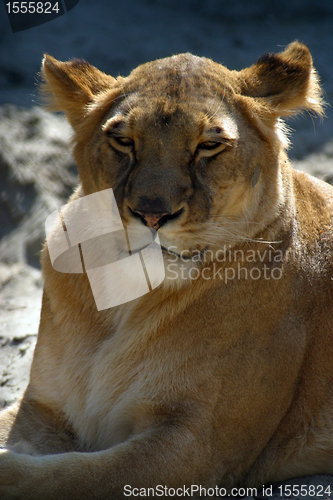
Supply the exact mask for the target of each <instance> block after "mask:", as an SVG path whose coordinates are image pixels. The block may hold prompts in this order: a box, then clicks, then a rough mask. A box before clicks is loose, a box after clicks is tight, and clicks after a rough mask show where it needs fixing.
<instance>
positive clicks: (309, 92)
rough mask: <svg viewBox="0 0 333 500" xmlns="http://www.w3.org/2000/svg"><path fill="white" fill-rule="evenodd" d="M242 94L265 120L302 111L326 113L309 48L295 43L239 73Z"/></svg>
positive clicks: (268, 55)
mask: <svg viewBox="0 0 333 500" xmlns="http://www.w3.org/2000/svg"><path fill="white" fill-rule="evenodd" d="M237 80H238V84H239V88H238V93H240V94H241V95H242V96H244V97H250V98H252V99H251V100H252V102H253V105H254V108H257V109H258V111H259V114H260V116H261V117H262V118H266V119H269V118H271V119H276V118H279V117H282V116H288V115H292V114H295V113H297V112H298V111H302V110H307V111H310V112H311V111H312V112H315V113H318V114H322V113H323V101H322V97H321V89H320V85H319V79H318V76H317V74H316V71H315V70H314V68H313V65H312V57H311V54H310V52H309V49H308V48H307V47H306V46H305V45H303V44H302V43H299V42H293V43H291V44H290V45H288V47H287V48H286V50H284V51H283V52H281V53H279V54H266V55H264V56H262V57H261V58H260V59H259V60H258V62H257V63H256V64H254V65H253V66H250V67H249V68H245V69H243V70H242V71H239V72H238V78H237Z"/></svg>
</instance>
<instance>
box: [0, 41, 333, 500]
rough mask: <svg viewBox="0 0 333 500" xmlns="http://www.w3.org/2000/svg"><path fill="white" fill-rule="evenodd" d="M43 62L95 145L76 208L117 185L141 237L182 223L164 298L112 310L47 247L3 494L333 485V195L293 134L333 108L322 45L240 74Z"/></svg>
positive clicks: (200, 63) (172, 245) (212, 67)
mask: <svg viewBox="0 0 333 500" xmlns="http://www.w3.org/2000/svg"><path fill="white" fill-rule="evenodd" d="M43 68H44V69H43V74H44V78H45V87H44V91H45V93H46V94H47V95H49V96H51V106H52V107H53V109H61V110H63V111H64V112H65V113H66V115H67V118H68V120H69V122H70V123H71V124H72V126H73V128H74V132H75V137H74V140H75V149H74V156H75V159H76V161H77V165H78V168H79V173H80V181H81V182H80V186H79V187H78V189H77V191H76V192H75V193H74V195H73V196H72V198H71V201H73V200H74V199H78V198H80V197H82V196H85V195H88V194H91V193H94V192H97V191H100V190H103V189H107V188H110V187H112V189H113V192H114V194H115V197H116V200H117V205H118V208H119V211H120V214H121V217H122V221H123V224H124V225H125V226H127V227H130V226H132V227H136V228H141V227H143V217H141V216H140V215H139V214H141V215H142V214H146V222H148V223H149V221H152V223H151V224H153V223H154V224H155V223H156V220H158V219H159V218H160V216H161V215H163V214H165V213H168V214H176V215H175V216H173V217H174V218H170V220H168V221H167V222H166V223H165V224H162V221H163V219H160V222H159V224H160V229H159V230H158V235H159V238H160V241H161V244H162V246H163V247H164V262H165V267H166V279H165V280H164V282H163V284H162V285H161V286H159V287H158V288H156V289H154V290H153V291H151V292H150V293H149V294H147V295H145V296H142V297H141V298H139V299H136V300H134V301H131V302H128V303H125V304H123V305H120V306H118V307H115V308H111V309H106V310H102V311H97V309H96V306H95V303H94V300H93V296H92V292H91V289H90V286H89V282H88V279H87V276H86V275H85V274H64V273H59V272H56V271H55V270H54V269H53V268H52V266H51V262H50V259H49V254H48V249H47V246H45V248H44V250H43V256H42V264H43V273H44V278H45V288H44V295H43V305H42V313H41V322H40V330H39V335H38V342H37V346H36V351H35V355H34V359H33V363H32V368H31V377H30V383H29V386H28V388H27V390H26V392H25V393H24V395H23V397H22V399H21V400H20V401H19V402H18V403H17V404H16V405H14V406H13V407H10V408H8V409H6V410H5V411H4V412H2V413H1V415H0V436H1V438H0V439H1V443H2V445H3V447H5V448H7V449H6V450H4V451H2V452H1V454H0V497H1V499H11V498H22V499H25V500H28V499H46V498H47V499H49V500H52V499H57V500H58V499H60V498H61V499H62V500H64V499H67V498H68V499H71V500H72V499H76V498H77V499H88V498H89V499H93V498H96V499H101V498H105V499H110V498H112V499H115V498H123V493H124V489H123V488H124V485H131V486H132V487H145V488H148V487H153V486H156V485H166V486H168V487H182V486H183V485H186V486H189V485H191V484H200V485H202V486H205V487H209V486H210V487H214V486H216V485H221V486H224V487H227V488H231V487H233V486H235V485H240V486H246V485H249V486H261V485H262V484H264V483H265V482H266V483H267V482H268V483H270V482H272V481H276V480H283V479H287V478H290V477H292V476H301V475H306V474H316V473H333V446H332V437H333V395H332V384H333V364H332V359H333V309H332V292H333V281H332V278H333V262H332V243H333V235H332V222H331V217H332V203H333V188H331V187H330V186H328V185H326V184H325V183H323V182H321V181H318V180H315V179H313V178H311V177H309V176H307V175H305V174H303V173H300V172H296V171H294V170H293V169H292V168H291V166H290V164H289V161H288V158H287V156H286V153H285V148H286V143H287V141H286V139H285V133H284V126H283V123H282V122H281V121H280V119H281V117H283V116H286V115H291V114H294V113H297V112H299V111H302V110H307V111H310V112H311V111H312V112H315V113H319V114H320V113H322V102H321V98H320V88H319V84H318V78H317V76H316V73H315V71H314V69H313V66H312V59H311V56H310V53H309V51H308V49H307V48H306V47H305V46H304V45H302V44H300V43H298V42H294V43H293V44H291V45H289V46H288V47H287V48H286V50H285V51H284V52H282V53H280V54H270V55H266V56H264V57H262V58H261V59H260V60H259V61H258V63H256V64H254V65H253V66H251V67H250V68H246V69H244V70H242V71H240V72H236V71H229V70H228V69H226V68H224V67H223V66H220V65H219V64H216V63H214V62H213V61H211V60H209V59H205V58H198V57H195V56H192V55H190V54H181V55H178V56H174V57H171V58H167V59H163V60H158V61H154V62H151V63H148V64H145V65H142V66H139V67H138V68H137V69H135V70H134V71H133V72H132V73H131V75H130V76H129V77H127V78H118V79H116V80H115V79H113V78H111V77H110V76H107V75H105V74H104V73H102V72H100V71H98V70H97V69H95V68H94V67H92V66H90V65H89V64H88V63H85V62H83V61H72V62H67V63H63V62H59V61H56V60H55V59H53V58H52V57H50V56H46V57H45V59H44V66H43ZM115 135H116V136H117V137H118V138H119V137H120V138H121V141H122V142H120V143H119V142H117V140H116V139H115ZM124 138H125V139H126V140H127V141H132V143H131V144H130V146H128V143H126V142H125V143H124ZM216 143H218V144H216ZM215 147H216V148H217V149H216V151H217V153H216V154H215V150H214V148H215ZM211 148H213V149H211ZM67 209H68V207H67V208H65V212H66V210H67ZM157 214H158V215H157ZM117 248H118V246H117V245H115V248H114V249H113V250H112V251H114V252H117V251H118V250H117ZM168 250H169V251H168ZM269 251H271V254H269ZM223 256H224V258H223ZM244 256H245V258H244ZM250 256H251V258H252V260H251V259H250ZM277 256H278V257H279V258H277ZM181 257H183V258H181ZM264 266H266V272H267V273H268V277H267V276H266V277H265V276H264V275H263V274H262V273H263V270H264ZM254 267H256V268H258V269H259V274H260V276H259V278H258V270H257V271H255V272H254V271H253V268H254ZM233 272H234V273H235V275H234V278H233V279H231V278H230V277H231V276H232V275H233ZM249 273H252V275H250V274H249ZM272 273H273V274H272ZM274 273H275V275H274ZM194 275H195V277H194ZM272 276H275V278H273V277H272ZM127 278H128V279H129V280H133V286H134V285H135V276H128V277H127Z"/></svg>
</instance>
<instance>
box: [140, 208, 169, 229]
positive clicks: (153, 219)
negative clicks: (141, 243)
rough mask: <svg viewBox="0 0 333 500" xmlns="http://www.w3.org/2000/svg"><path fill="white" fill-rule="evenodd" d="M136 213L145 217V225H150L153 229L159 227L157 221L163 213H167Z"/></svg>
mask: <svg viewBox="0 0 333 500" xmlns="http://www.w3.org/2000/svg"><path fill="white" fill-rule="evenodd" d="M137 213H138V214H140V215H141V217H143V218H144V219H145V221H146V222H147V226H149V227H152V228H154V229H158V228H159V224H158V221H159V220H160V219H161V218H162V217H163V216H164V215H168V212H163V213H161V214H150V213H146V212H137Z"/></svg>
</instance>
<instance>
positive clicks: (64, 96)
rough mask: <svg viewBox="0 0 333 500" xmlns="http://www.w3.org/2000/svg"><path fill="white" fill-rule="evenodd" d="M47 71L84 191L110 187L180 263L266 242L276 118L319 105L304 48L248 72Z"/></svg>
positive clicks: (278, 198)
mask: <svg viewBox="0 0 333 500" xmlns="http://www.w3.org/2000/svg"><path fill="white" fill-rule="evenodd" d="M44 73H45V78H46V80H47V82H48V83H47V90H48V91H51V92H52V93H53V94H54V96H55V101H56V105H57V106H58V107H61V108H62V109H64V110H65V112H66V114H67V117H68V119H69V121H70V122H71V124H72V125H73V127H74V130H75V132H76V143H77V144H76V148H75V157H76V160H77V163H78V167H79V172H80V178H81V182H82V193H83V195H85V194H90V193H92V192H95V191H99V190H103V189H107V188H110V187H111V188H112V189H113V191H114V194H115V197H116V201H117V205H118V208H119V211H120V215H121V217H122V220H123V223H124V225H125V226H135V227H137V228H140V227H144V226H148V227H150V228H153V229H154V230H157V231H158V234H159V238H160V241H161V244H162V247H163V249H164V251H165V252H170V253H172V254H176V255H181V254H182V255H184V254H187V255H189V256H191V255H192V254H193V253H194V252H205V251H206V250H207V249H208V248H210V249H212V248H220V247H221V245H223V244H224V245H225V244H227V245H228V246H229V248H230V246H234V245H236V244H238V243H243V242H245V241H248V240H249V239H255V238H257V239H263V237H264V236H265V235H264V232H265V228H267V227H268V226H269V223H270V221H271V220H273V219H274V217H275V216H276V214H277V212H278V210H279V209H280V206H281V205H283V199H282V194H281V193H282V189H281V185H282V183H283V182H286V181H285V180H284V179H283V176H282V175H281V168H280V167H281V163H283V161H285V157H284V152H283V151H284V146H285V142H284V137H283V132H282V128H281V123H280V121H279V118H280V116H283V115H287V114H291V113H293V112H294V111H295V110H296V109H298V108H300V107H302V108H311V109H314V110H315V111H320V109H321V108H320V102H319V97H318V84H317V81H316V78H315V74H314V71H313V68H312V61H311V56H310V54H309V52H308V50H307V48H306V47H304V46H303V45H301V44H298V43H297V42H295V43H294V44H292V45H290V46H289V48H288V49H287V50H286V51H285V52H283V53H282V54H280V55H269V56H265V57H263V58H261V59H260V60H259V61H258V63H257V64H256V65H254V66H252V67H251V68H247V69H245V70H243V71H241V72H233V71H229V70H227V69H226V68H224V67H223V66H220V65H219V64H216V63H214V62H212V61H210V60H208V59H205V58H199V57H196V56H192V55H190V54H181V55H178V56H174V57H171V58H167V59H162V60H157V61H154V62H152V63H147V64H145V65H142V66H139V67H138V68H137V69H136V70H134V71H133V72H132V73H131V75H130V76H129V77H127V78H118V79H117V80H114V79H113V78H111V77H109V76H107V75H105V74H104V73H101V72H100V71H98V70H96V68H93V67H92V66H90V65H89V64H88V63H84V62H81V61H74V62H71V63H59V62H58V61H55V60H54V59H53V58H50V57H49V56H47V57H46V59H45V63H44ZM316 97H317V98H316ZM266 236H267V235H266Z"/></svg>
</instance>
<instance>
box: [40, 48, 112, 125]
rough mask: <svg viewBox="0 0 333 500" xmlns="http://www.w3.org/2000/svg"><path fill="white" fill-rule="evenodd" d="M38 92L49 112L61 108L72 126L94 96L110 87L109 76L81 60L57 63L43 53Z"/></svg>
mask: <svg viewBox="0 0 333 500" xmlns="http://www.w3.org/2000/svg"><path fill="white" fill-rule="evenodd" d="M42 77H43V80H44V83H43V84H42V88H41V92H42V94H43V96H44V97H45V98H46V99H45V100H46V101H47V103H48V108H49V109H50V110H52V111H64V112H65V113H66V115H67V118H68V120H69V122H70V123H71V125H72V126H73V127H74V128H75V126H76V125H77V124H79V122H80V121H81V119H82V118H83V116H84V115H85V113H86V110H87V105H89V104H90V103H92V102H93V101H94V100H95V98H96V96H97V95H98V94H100V93H101V92H105V91H106V90H109V89H110V88H112V87H113V86H114V82H115V81H116V80H115V79H114V78H113V77H112V76H109V75H106V74H105V73H103V72H102V71H99V70H98V69H97V68H95V67H94V66H92V65H91V64H89V63H87V62H86V61H83V60H81V59H74V60H72V61H69V62H61V61H57V60H56V59H54V57H51V56H49V55H47V54H46V55H45V56H44V59H43V64H42Z"/></svg>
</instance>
